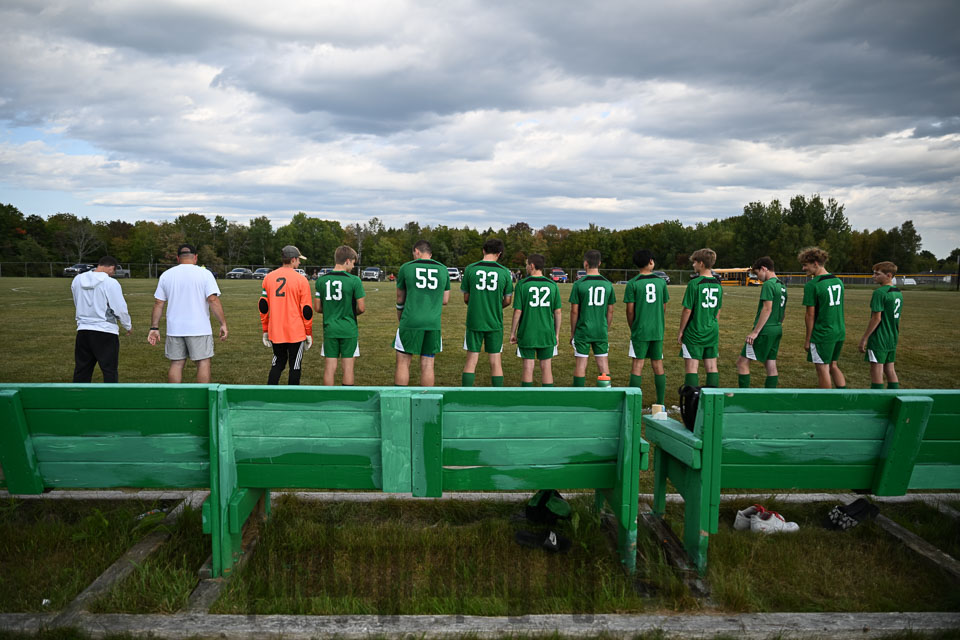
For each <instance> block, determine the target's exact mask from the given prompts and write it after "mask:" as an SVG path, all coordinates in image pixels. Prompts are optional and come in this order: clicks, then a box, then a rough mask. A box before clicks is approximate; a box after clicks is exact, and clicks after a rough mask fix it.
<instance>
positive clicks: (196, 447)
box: [33, 436, 210, 463]
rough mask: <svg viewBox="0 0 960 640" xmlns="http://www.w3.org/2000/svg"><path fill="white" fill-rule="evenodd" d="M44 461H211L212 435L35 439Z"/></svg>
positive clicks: (36, 448) (41, 460)
mask: <svg viewBox="0 0 960 640" xmlns="http://www.w3.org/2000/svg"><path fill="white" fill-rule="evenodd" d="M33 444H34V450H35V451H36V453H37V459H38V460H39V461H40V462H91V463H97V462H157V463H160V462H207V461H208V460H209V458H210V450H209V446H210V445H209V438H206V437H203V438H201V437H198V436H153V437H143V436H132V437H108V438H103V437H75V436H69V437H50V436H36V437H34V438H33Z"/></svg>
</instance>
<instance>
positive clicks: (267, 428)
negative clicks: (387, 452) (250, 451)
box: [230, 409, 380, 438]
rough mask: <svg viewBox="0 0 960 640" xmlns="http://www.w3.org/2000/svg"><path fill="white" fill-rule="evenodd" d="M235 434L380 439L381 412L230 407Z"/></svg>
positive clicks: (232, 428)
mask: <svg viewBox="0 0 960 640" xmlns="http://www.w3.org/2000/svg"><path fill="white" fill-rule="evenodd" d="M230 425H231V430H232V432H233V434H234V435H235V436H262V435H271V436H282V437H288V438H296V437H303V438H309V437H315V438H380V412H379V411H376V412H372V411H366V410H364V411H359V410H357V411H344V410H336V411H321V410H303V409H290V410H286V411H267V410H264V409H230Z"/></svg>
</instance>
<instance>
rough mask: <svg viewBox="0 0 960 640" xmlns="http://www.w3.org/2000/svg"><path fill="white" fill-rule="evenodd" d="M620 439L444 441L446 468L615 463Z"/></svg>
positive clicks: (444, 462)
mask: <svg viewBox="0 0 960 640" xmlns="http://www.w3.org/2000/svg"><path fill="white" fill-rule="evenodd" d="M618 444H619V439H618V438H556V439H553V440H551V439H547V438H529V439H523V438H510V439H508V440H488V439H483V440H467V439H459V440H448V439H446V438H444V440H443V464H444V465H445V466H458V467H464V466H472V465H482V466H496V465H523V464H570V463H578V462H614V461H616V459H617V449H618Z"/></svg>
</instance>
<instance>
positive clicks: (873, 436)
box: [723, 412, 889, 441]
mask: <svg viewBox="0 0 960 640" xmlns="http://www.w3.org/2000/svg"><path fill="white" fill-rule="evenodd" d="M888 422H889V418H888V414H887V413H886V412H883V413H880V412H877V413H869V414H868V413H835V412H822V413H817V414H815V415H814V414H811V413H803V414H799V413H797V414H788V413H785V414H781V413H725V415H724V419H723V437H724V439H725V440H726V439H728V438H743V439H747V438H757V439H760V440H770V439H775V440H790V439H795V440H878V441H879V440H883V438H884V436H885V435H886V432H887V424H888Z"/></svg>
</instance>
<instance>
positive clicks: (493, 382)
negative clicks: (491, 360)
mask: <svg viewBox="0 0 960 640" xmlns="http://www.w3.org/2000/svg"><path fill="white" fill-rule="evenodd" d="M490 386H491V387H502V386H503V376H490Z"/></svg>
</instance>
